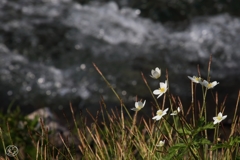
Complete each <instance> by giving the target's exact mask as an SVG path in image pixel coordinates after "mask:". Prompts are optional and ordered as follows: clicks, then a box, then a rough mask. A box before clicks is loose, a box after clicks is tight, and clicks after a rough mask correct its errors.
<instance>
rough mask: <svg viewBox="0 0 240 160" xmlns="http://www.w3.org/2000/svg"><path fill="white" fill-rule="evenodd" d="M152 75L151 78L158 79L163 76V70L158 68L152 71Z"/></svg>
mask: <svg viewBox="0 0 240 160" xmlns="http://www.w3.org/2000/svg"><path fill="white" fill-rule="evenodd" d="M151 74H152V75H150V77H152V78H154V79H158V78H159V77H160V76H161V70H160V69H159V68H158V67H156V68H155V70H153V69H152V71H151Z"/></svg>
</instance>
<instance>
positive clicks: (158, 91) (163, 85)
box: [153, 80, 168, 98]
mask: <svg viewBox="0 0 240 160" xmlns="http://www.w3.org/2000/svg"><path fill="white" fill-rule="evenodd" d="M159 84H160V88H159V89H156V90H154V91H153V94H155V95H158V97H157V98H159V97H161V95H162V94H164V93H165V92H166V91H167V89H168V88H167V87H168V86H167V80H166V81H165V83H163V82H160V83H159Z"/></svg>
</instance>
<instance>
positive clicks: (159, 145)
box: [156, 140, 165, 147]
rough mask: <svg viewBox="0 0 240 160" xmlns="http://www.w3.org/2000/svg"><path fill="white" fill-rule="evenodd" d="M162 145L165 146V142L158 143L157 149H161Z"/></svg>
mask: <svg viewBox="0 0 240 160" xmlns="http://www.w3.org/2000/svg"><path fill="white" fill-rule="evenodd" d="M164 144H165V140H163V141H160V142H159V143H158V144H157V145H156V146H157V147H162V146H164Z"/></svg>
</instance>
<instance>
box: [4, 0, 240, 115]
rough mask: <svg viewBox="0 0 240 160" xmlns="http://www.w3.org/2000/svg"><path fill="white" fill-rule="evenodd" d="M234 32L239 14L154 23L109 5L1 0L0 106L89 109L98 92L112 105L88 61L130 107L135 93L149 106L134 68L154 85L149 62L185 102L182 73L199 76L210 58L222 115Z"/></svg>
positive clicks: (235, 83)
mask: <svg viewBox="0 0 240 160" xmlns="http://www.w3.org/2000/svg"><path fill="white" fill-rule="evenodd" d="M239 33H240V18H238V17H233V16H230V15H229V14H227V13H226V14H220V15H216V16H207V17H197V18H194V19H192V20H191V21H189V22H188V23H187V24H186V23H184V22H183V23H174V22H171V23H168V24H161V23H160V22H153V21H151V20H150V19H147V18H142V17H139V10H137V9H130V8H126V7H125V8H121V9H119V7H118V6H117V4H116V3H114V2H109V3H105V4H97V3H93V4H86V5H81V4H79V3H77V2H74V1H72V0H52V1H51V0H48V1H40V0H39V1H31V0H21V1H4V0H3V1H0V74H1V76H0V97H1V102H2V105H1V106H2V107H3V108H6V107H7V106H8V105H9V104H10V102H12V101H15V104H16V105H19V106H20V107H21V108H22V110H23V111H24V112H26V113H29V112H31V111H33V110H35V109H37V108H40V107H46V106H47V107H50V108H52V109H53V110H56V111H62V110H64V109H66V107H67V109H68V106H69V102H70V101H71V102H72V103H73V104H74V106H75V107H76V109H83V110H85V109H86V108H87V109H89V110H90V111H95V110H96V108H98V107H99V100H100V98H101V96H103V98H104V99H105V101H106V103H109V107H110V108H111V107H115V106H117V105H119V102H118V101H117V99H116V97H115V96H114V94H112V92H111V91H110V89H109V88H108V87H107V85H106V84H105V82H104V81H103V80H102V78H101V77H100V75H99V74H98V73H97V72H96V70H95V69H94V67H93V65H92V63H93V62H94V63H95V64H96V65H97V66H98V67H99V68H100V70H101V71H102V73H103V74H104V75H105V76H106V78H107V79H108V80H109V81H110V83H111V84H112V85H113V86H114V87H115V88H116V90H117V92H118V93H119V94H120V95H121V96H122V98H123V100H124V101H125V102H126V103H127V104H132V105H131V106H129V108H132V107H134V101H135V97H136V95H137V96H138V98H140V99H147V105H148V107H150V106H151V103H150V101H153V100H152V99H151V95H150V93H149V92H148V90H147V88H146V86H145V85H144V83H143V80H142V78H141V74H140V73H141V72H143V73H144V75H145V76H146V79H147V80H148V82H149V84H150V86H151V88H152V89H156V88H158V87H159V82H158V81H156V80H153V79H151V78H150V77H149V74H150V72H151V69H154V68H155V67H159V68H161V69H162V77H161V81H165V73H166V72H165V71H166V69H167V70H168V73H169V83H170V90H171V93H173V94H174V95H176V96H180V98H182V99H183V101H184V102H185V101H188V102H190V100H191V94H190V91H191V89H190V81H189V79H188V78H187V76H188V75H189V76H192V75H197V74H198V72H197V65H199V67H200V70H201V74H202V77H203V78H206V76H207V67H208V60H209V57H210V55H212V67H211V71H212V72H211V80H212V81H214V80H217V81H219V82H220V84H219V85H218V86H216V87H215V88H214V89H213V90H212V91H213V94H215V92H216V91H217V92H219V96H220V97H222V98H223V97H224V96H225V95H226V94H228V99H227V108H226V113H229V114H232V111H233V109H234V107H235V106H234V105H235V103H236V99H237V94H238V90H239V88H240V84H239V80H240V71H239V68H240V63H239V62H240V45H239V44H240V34H239ZM199 89H200V88H199ZM199 95H201V93H200V94H199ZM209 98H210V99H212V97H211V94H209ZM219 101H220V102H222V101H223V99H221V100H219ZM188 105H189V104H188ZM187 107H188V106H187ZM214 116H215V115H214Z"/></svg>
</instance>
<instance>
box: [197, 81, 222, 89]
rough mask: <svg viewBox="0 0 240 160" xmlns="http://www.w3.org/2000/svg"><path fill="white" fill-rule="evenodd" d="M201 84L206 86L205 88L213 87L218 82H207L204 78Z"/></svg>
mask: <svg viewBox="0 0 240 160" xmlns="http://www.w3.org/2000/svg"><path fill="white" fill-rule="evenodd" d="M200 83H201V84H202V85H203V86H205V87H207V89H211V88H213V87H215V86H216V85H217V84H219V82H217V81H214V82H212V83H208V81H206V80H204V81H202V82H200Z"/></svg>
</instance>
